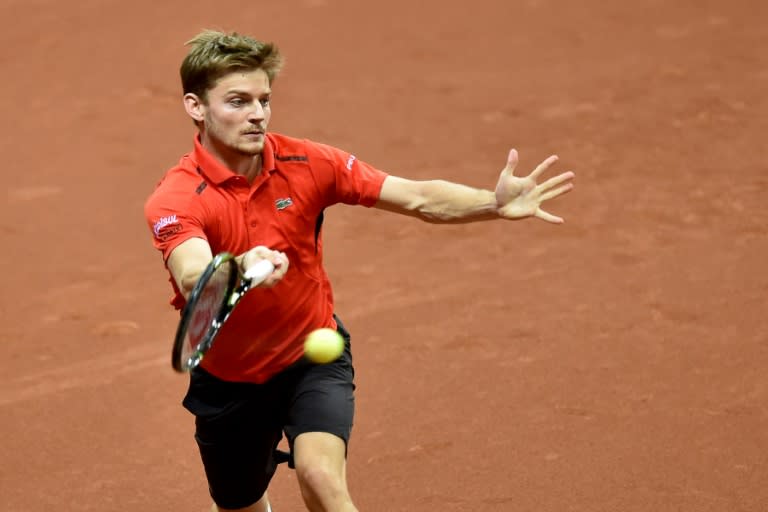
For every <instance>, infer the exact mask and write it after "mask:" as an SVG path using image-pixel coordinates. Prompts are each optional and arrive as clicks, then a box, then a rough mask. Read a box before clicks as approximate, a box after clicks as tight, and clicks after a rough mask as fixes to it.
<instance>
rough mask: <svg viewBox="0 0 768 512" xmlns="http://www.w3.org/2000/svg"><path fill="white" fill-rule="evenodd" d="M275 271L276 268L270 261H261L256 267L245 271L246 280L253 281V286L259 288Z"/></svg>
mask: <svg viewBox="0 0 768 512" xmlns="http://www.w3.org/2000/svg"><path fill="white" fill-rule="evenodd" d="M274 270H275V266H274V265H273V264H272V262H271V261H269V260H259V261H258V262H256V264H255V265H253V266H251V267H250V268H249V269H248V270H246V271H245V278H246V279H248V280H250V281H251V286H257V285H258V284H260V283H261V282H262V281H264V280H265V279H266V278H267V277H268V276H269V274H271V273H272V272H273V271H274Z"/></svg>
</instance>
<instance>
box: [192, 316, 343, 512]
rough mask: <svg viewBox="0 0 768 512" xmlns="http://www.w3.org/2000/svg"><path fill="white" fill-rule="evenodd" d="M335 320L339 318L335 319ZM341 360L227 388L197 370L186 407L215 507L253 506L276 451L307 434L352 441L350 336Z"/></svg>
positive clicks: (273, 467) (272, 467)
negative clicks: (192, 418) (285, 441)
mask: <svg viewBox="0 0 768 512" xmlns="http://www.w3.org/2000/svg"><path fill="white" fill-rule="evenodd" d="M337 321H338V319H337ZM338 330H339V332H340V333H341V334H342V335H343V336H344V338H345V340H346V341H347V343H346V347H345V350H344V354H343V356H342V357H340V358H339V359H338V360H336V361H334V362H333V363H330V364H327V365H309V364H307V365H299V366H296V367H293V368H289V369H288V370H285V371H284V372H282V373H280V374H278V375H276V376H275V377H273V378H272V379H270V380H269V381H268V382H265V383H263V384H250V383H240V382H226V381H223V380H220V379H218V378H216V377H214V376H213V375H211V374H210V373H208V372H206V371H205V370H203V369H201V368H196V369H195V370H194V371H193V372H192V374H191V378H190V385H189V390H188V392H187V395H186V396H185V398H184V402H183V404H184V407H186V408H187V409H188V410H189V411H190V412H191V413H192V414H194V415H195V427H196V428H195V439H196V441H197V445H198V447H199V449H200V456H201V458H202V461H203V466H204V467H205V474H206V477H207V479H208V487H209V490H210V493H211V497H212V498H213V501H214V502H215V503H216V504H217V505H219V506H221V507H223V508H243V507H247V506H249V505H251V504H253V503H255V502H256V501H258V500H259V499H260V498H261V496H262V495H263V494H264V492H265V491H266V490H267V486H268V485H269V482H270V480H271V479H272V476H273V475H274V473H275V470H276V469H277V461H276V460H275V450H276V448H277V445H278V443H279V442H280V441H281V439H282V437H283V433H285V437H286V438H287V439H288V445H289V447H290V448H291V449H292V448H293V442H294V440H295V439H296V437H297V436H298V435H299V434H302V433H304V432H328V433H330V434H334V435H336V436H338V437H340V438H341V439H343V440H344V442H345V444H346V443H348V442H349V436H350V434H351V430H352V423H353V419H354V412H355V399H354V390H355V384H354V373H355V371H354V367H353V366H352V353H351V349H350V343H349V341H350V339H349V333H347V331H346V330H345V329H344V327H343V325H342V324H341V322H339V328H338Z"/></svg>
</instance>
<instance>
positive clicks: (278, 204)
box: [275, 197, 293, 210]
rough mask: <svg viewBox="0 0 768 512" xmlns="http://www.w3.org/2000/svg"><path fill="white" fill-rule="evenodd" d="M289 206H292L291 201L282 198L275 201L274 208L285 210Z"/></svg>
mask: <svg viewBox="0 0 768 512" xmlns="http://www.w3.org/2000/svg"><path fill="white" fill-rule="evenodd" d="M291 205H293V200H292V199H291V198H290V197H284V198H281V199H278V200H277V201H275V206H276V207H277V209H278V210H285V209H286V208H288V207H289V206H291Z"/></svg>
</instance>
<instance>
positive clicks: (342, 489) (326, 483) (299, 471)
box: [296, 463, 348, 501]
mask: <svg viewBox="0 0 768 512" xmlns="http://www.w3.org/2000/svg"><path fill="white" fill-rule="evenodd" d="M296 478H297V479H298V481H299V486H300V487H301V490H302V493H303V494H305V495H309V496H314V497H316V498H320V499H321V501H325V499H328V498H330V499H338V498H343V497H345V496H348V492H347V488H346V484H345V481H344V476H343V475H342V474H341V473H339V472H338V471H334V470H333V469H332V468H331V467H330V466H328V465H324V464H317V463H315V464H302V465H298V464H297V465H296Z"/></svg>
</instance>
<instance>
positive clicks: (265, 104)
mask: <svg viewBox="0 0 768 512" xmlns="http://www.w3.org/2000/svg"><path fill="white" fill-rule="evenodd" d="M270 101H271V98H262V99H260V100H259V103H261V106H262V107H268V106H269V102H270Z"/></svg>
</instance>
